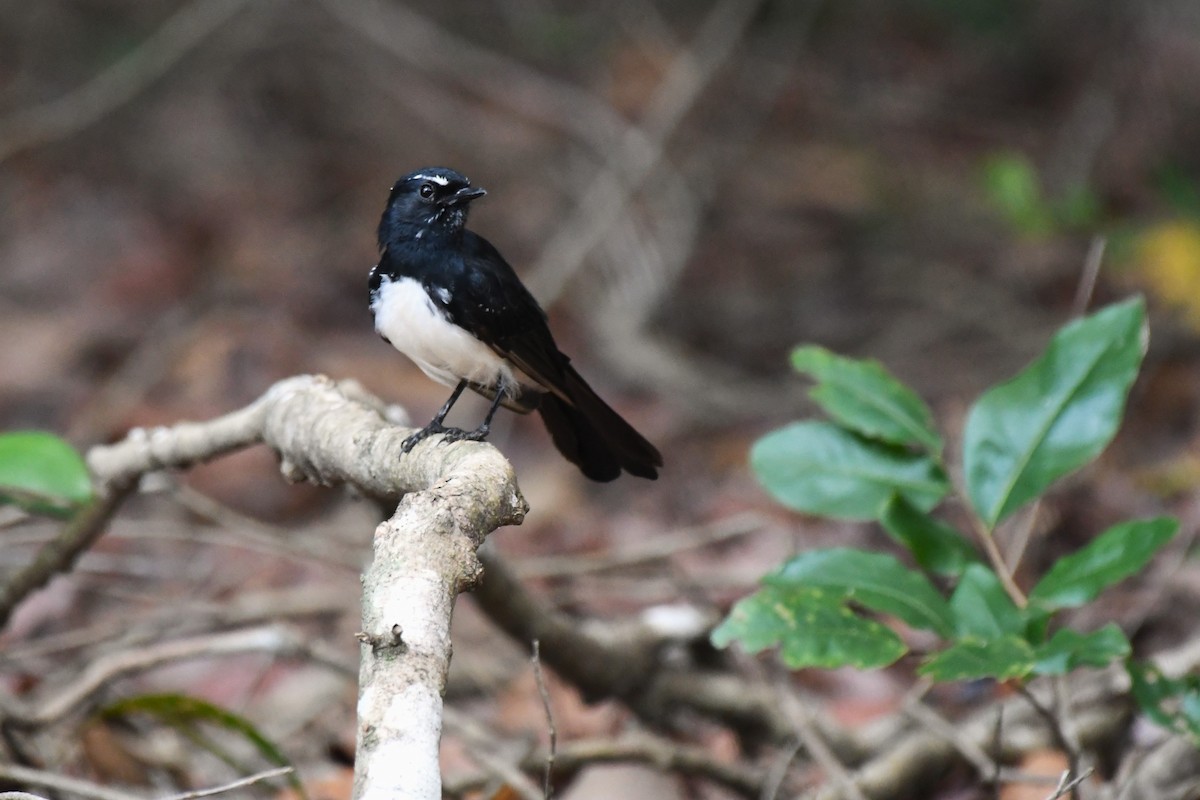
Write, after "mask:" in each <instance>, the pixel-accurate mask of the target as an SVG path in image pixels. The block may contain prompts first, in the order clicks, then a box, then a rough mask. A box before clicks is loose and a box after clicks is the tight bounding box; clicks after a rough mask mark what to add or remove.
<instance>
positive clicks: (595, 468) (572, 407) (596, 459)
mask: <svg viewBox="0 0 1200 800" xmlns="http://www.w3.org/2000/svg"><path fill="white" fill-rule="evenodd" d="M564 373H565V374H564V377H565V383H564V386H563V389H564V391H563V394H564V395H565V396H566V398H567V399H565V400H564V399H563V398H561V397H559V396H557V395H555V394H546V395H543V396H542V398H541V403H540V404H539V405H538V413H540V414H541V415H542V421H543V422H544V423H546V429H547V430H548V431H550V438H551V439H553V440H554V446H555V447H557V448H558V450H559V452H560V453H562V454H563V456H564V457H565V458H566V459H567V460H568V461H570V462H571V463H573V464H575V465H576V466H578V467H579V469H580V470H581V471H582V472H583V474H584V475H586V476H587V477H589V478H591V479H592V480H594V481H611V480H613V479H615V478H616V477H617V476H618V475H620V474H621V470H624V471H626V472H628V473H629V474H630V475H637V476H638V477H639V478H650V479H651V480H653V479H654V478H657V477H658V468H659V467H661V466H662V463H663V461H662V455H660V454H659V452H658V450H657V449H656V448H655V447H654V445H652V444H650V442H648V441H646V439H645V437H643V436H642V435H641V434H640V433H638V432H637V431H636V430H634V429H633V426H632V425H630V424H629V423H628V422H626V421H625V420H624V419H622V418H621V415H620V414H618V413H617V412H616V411H613V410H612V408H610V407H609V405H608V404H607V403H605V402H604V401H603V400H601V399H600V397H599V395H597V394H596V393H595V392H594V391H592V387H591V386H588V384H587V381H585V380H584V379H583V378H582V376H580V374H579V373H578V372H576V371H575V369H574V368H573V367H572V366H571V365H570V364H568V365H566V369H565V371H564Z"/></svg>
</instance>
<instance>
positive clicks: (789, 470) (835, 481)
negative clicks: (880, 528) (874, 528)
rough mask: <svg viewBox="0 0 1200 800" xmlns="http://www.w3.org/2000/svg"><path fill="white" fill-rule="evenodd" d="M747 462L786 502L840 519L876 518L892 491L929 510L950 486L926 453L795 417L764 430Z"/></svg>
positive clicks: (766, 484) (794, 506)
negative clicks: (889, 444)
mask: <svg viewBox="0 0 1200 800" xmlns="http://www.w3.org/2000/svg"><path fill="white" fill-rule="evenodd" d="M750 463H751V466H753V468H754V472H755V473H756V474H757V475H758V479H759V481H760V482H761V483H762V485H763V486H764V487H765V488H766V489H767V491H768V492H770V493H771V495H772V496H773V497H775V499H776V500H778V501H779V502H781V503H783V504H784V505H785V506H788V507H789V508H794V509H796V510H797V511H804V512H807V513H810V514H820V515H823V516H828V517H837V518H839V519H857V520H866V519H875V518H876V517H877V516H878V515H879V511H880V509H881V508H882V506H883V504H884V502H886V501H887V500H888V498H890V497H891V496H892V495H893V494H899V495H902V496H903V497H904V498H905V499H907V500H908V501H909V502H910V503H912V504H913V505H914V506H916V507H917V508H920V509H922V510H928V509H929V508H932V507H933V506H934V505H936V504H937V502H938V501H939V500H940V499H941V498H942V496H943V495H945V494H946V491H947V489H948V488H949V487H948V484H947V481H946V475H945V473H944V472H943V471H942V469H941V468H940V467H939V466H938V465H937V464H935V463H934V462H933V461H932V460H930V459H929V458H928V457H926V456H923V455H919V454H916V453H910V452H907V451H904V450H901V449H900V448H896V447H891V446H888V445H885V444H882V443H880V442H871V441H867V440H865V439H863V438H862V437H860V436H857V435H855V434H853V433H850V432H849V431H846V430H843V429H842V428H839V427H838V426H836V425H833V424H831V423H828V422H813V421H808V422H796V423H793V424H791V425H788V426H787V427H784V428H780V429H779V430H777V431H773V432H772V433H768V434H767V435H766V436H764V437H763V438H761V439H759V440H758V441H757V442H756V443H755V445H754V447H753V449H752V450H751V451H750Z"/></svg>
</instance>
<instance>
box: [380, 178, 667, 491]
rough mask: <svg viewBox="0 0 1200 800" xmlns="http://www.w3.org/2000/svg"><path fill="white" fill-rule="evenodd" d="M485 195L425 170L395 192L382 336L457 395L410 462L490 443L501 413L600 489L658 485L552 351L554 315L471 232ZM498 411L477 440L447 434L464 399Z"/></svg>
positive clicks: (619, 424)
mask: <svg viewBox="0 0 1200 800" xmlns="http://www.w3.org/2000/svg"><path fill="white" fill-rule="evenodd" d="M485 194H487V192H486V191H485V190H484V189H482V188H480V187H478V186H473V185H472V184H471V181H470V180H469V179H467V178H466V177H464V176H463V175H461V174H460V173H458V172H456V171H454V170H452V169H448V168H446V167H425V168H423V169H418V170H416V171H414V172H411V173H409V174H407V175H405V176H403V177H401V178H400V179H399V180H397V181H396V183H395V184H394V185H393V186H392V189H391V193H390V194H389V196H388V200H387V205H386V207H385V208H384V211H383V216H382V217H381V219H380V221H379V229H378V242H379V253H380V256H379V263H377V264H376V265H375V266H374V267H373V268H372V269H371V271H370V276H369V281H368V283H369V288H370V305H371V312H372V314H373V315H374V319H375V330H376V331H377V332H378V333H379V335H380V336H382V337H383V339H384V340H385V341H387V342H389V343H390V344H391V345H392V346H393V347H395V348H396V349H397V350H399V351H400V352H401V353H403V354H404V355H405V356H407V357H408V358H409V359H410V360H412V361H413V362H414V363H415V364H416V365H417V366H418V367H420V369H421V371H422V372H424V373H425V375H427V376H428V377H429V378H431V379H432V380H434V381H437V382H438V383H441V384H443V385H445V386H448V387H450V388H451V389H452V390H453V391H452V392H451V394H450V397H449V399H447V400H446V402H445V404H444V405H443V406H442V407H441V409H440V410H439V411H438V412H437V413H436V414H435V415H434V417H433V419H432V420H431V421H430V423H429V424H428V425H426V426H425V427H424V428H422V429H421V430H419V431H417V432H416V433H414V434H412V435H411V436H409V437H408V438H406V439H405V440H404V442H403V444H402V447H401V449H402V451H403V452H405V453H408V452H410V451H411V450H412V448H413V447H415V446H416V444H417V443H418V442H420V441H422V440H424V439H426V438H428V437H430V436H434V435H436V434H441V436H442V437H443V443H445V442H454V441H461V440H472V441H484V440H485V439H486V438H487V435H488V433H489V431H490V429H491V424H492V418H493V417H494V416H495V415H496V411H497V409H499V407H500V406H502V405H503V406H505V407H506V408H508V409H510V410H512V411H515V412H517V413H520V414H528V413H531V412H533V411H535V410H536V411H537V412H538V413H539V415H540V416H541V418H542V422H543V423H545V426H546V429H547V430H548V431H549V433H550V438H551V440H552V441H553V442H554V445H555V446H556V447H557V448H558V450H559V452H561V453H562V455H563V456H564V457H565V458H566V459H567V460H568V461H570V462H571V463H573V464H575V465H576V466H577V467H578V468H579V469H580V471H581V472H582V473H583V474H584V475H585V476H587V477H588V478H590V479H592V480H594V481H600V482H607V481H612V480H614V479H616V478H617V477H619V476H620V475H621V473H622V472H626V473H629V474H630V475H635V476H637V477H640V478H648V479H651V480H653V479H655V478H657V477H658V470H659V468H661V467H662V465H663V459H662V455H661V454H660V453H659V451H658V449H657V448H655V447H654V445H652V444H651V443H650V442H649V441H647V440H646V438H645V437H644V436H642V435H641V434H640V433H638V432H637V431H636V430H635V429H634V428H633V426H632V425H630V424H629V423H628V422H626V421H625V420H624V419H623V418H622V417H621V416H620V415H619V414H618V413H617V412H616V411H614V410H613V409H612V407H610V406H609V405H608V404H607V403H605V402H604V401H603V400H602V399H600V396H599V395H597V394H596V392H595V391H594V390H593V389H592V387H591V386H589V385H588V383H587V381H585V380H584V379H583V377H582V376H581V375H580V374H579V372H578V371H576V369H575V367H574V366H573V365H572V364H571V359H570V358H568V357H567V356H566V355H565V354H564V353H563V352H562V351H561V350H559V348H558V345H557V344H556V343H555V341H554V336H553V335H552V334H551V332H550V326H549V323H548V320H547V317H546V312H545V311H543V310H542V307H541V306H540V305H538V302H537V300H535V299H534V297H533V295H532V294H531V293H530V292H529V290H528V289H526V288H525V285H524V284H523V283H522V282H521V279H520V278H519V277H518V276H517V273H516V271H515V270H514V269H513V268H512V267H511V266H510V265H509V263H508V262H507V261H505V260H504V257H503V256H502V255H500V251H498V250H497V249H496V248H495V247H494V246H493V245H492V244H491V242H489V241H488V240H487V239H485V238H483V237H482V236H480V235H478V234H476V233H475V232H473V231H471V230H468V229H467V227H466V222H467V212H468V210H469V209H470V206H471V203H472V202H474V201H475V200H478V199H479V198H481V197H483V196H484V195H485ZM468 388H469V389H471V390H472V391H474V392H477V393H478V394H480V395H483V396H484V397H485V398H487V399H489V400H491V406H490V407H489V408H488V411H487V415H486V416H485V417H484V419H483V422H482V423H481V424H480V425H479V427H477V428H475V429H474V430H463V429H461V428H453V427H448V426H446V425H445V424H444V422H445V419H446V415H447V414H448V413H449V412H450V409H451V407H452V406H453V405H454V403H455V402H456V401H457V400H458V399H459V397H460V396H461V395H462V393H463V391H464V390H466V389H468Z"/></svg>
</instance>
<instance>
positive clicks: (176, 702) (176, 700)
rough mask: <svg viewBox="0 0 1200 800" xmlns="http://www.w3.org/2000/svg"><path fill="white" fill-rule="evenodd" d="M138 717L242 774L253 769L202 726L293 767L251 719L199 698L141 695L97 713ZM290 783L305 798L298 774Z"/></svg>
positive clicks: (276, 762)
mask: <svg viewBox="0 0 1200 800" xmlns="http://www.w3.org/2000/svg"><path fill="white" fill-rule="evenodd" d="M138 714H142V715H147V716H150V717H154V718H155V719H157V720H158V721H159V722H161V723H163V724H165V725H168V726H170V727H172V728H174V729H175V730H177V731H179V732H180V733H181V734H183V735H184V736H186V737H187V738H189V739H191V740H192V741H194V742H195V743H196V744H198V745H200V746H201V747H203V748H204V749H206V750H208V751H210V752H211V753H213V755H215V756H217V757H218V758H219V759H221V760H222V761H224V762H225V763H227V764H229V765H231V766H233V767H235V768H236V769H238V770H240V771H243V772H248V771H249V770H248V769H246V768H245V767H244V766H243V765H240V764H238V763H237V760H236V759H235V758H234V757H233V756H231V755H229V754H228V753H226V752H225V750H224V748H222V747H220V746H219V745H218V744H217V743H216V742H215V741H213V740H211V739H210V738H209V737H207V736H205V735H204V733H203V731H202V726H204V725H207V726H210V727H214V728H218V729H221V730H224V731H226V732H228V733H232V734H234V735H235V736H238V737H240V738H241V739H244V740H245V741H246V742H247V743H248V744H250V745H251V747H253V748H254V750H256V751H257V752H258V754H259V755H260V756H262V758H263V759H264V760H266V761H267V762H269V763H270V764H272V765H274V766H277V767H287V766H291V762H290V761H289V760H288V758H287V756H285V755H284V754H283V751H282V750H280V748H279V746H278V745H276V744H275V743H274V742H272V741H271V740H270V739H269V738H267V736H266V735H264V734H263V733H262V732H261V731H259V729H258V728H257V727H255V726H254V724H253V723H252V722H250V721H249V720H248V719H246V718H245V717H242V716H240V715H238V714H235V713H233V712H232V711H229V710H228V709H225V708H221V707H220V706H218V705H214V704H213V703H210V702H208V701H207V700H201V699H200V698H198V697H189V696H188V695H182V694H170V693H168V694H144V695H137V696H135V697H127V698H125V699H122V700H117V701H116V702H114V703H110V704H109V705H107V706H105V707H104V708H102V709H100V710H99V711H98V712H97V716H99V717H101V718H102V719H108V720H113V719H124V718H127V717H130V716H134V715H138ZM287 780H288V782H289V783H290V784H291V786H292V788H293V789H294V790H295V791H296V792H297V793H298V794H299V795H300V796H301V797H304V796H305V795H304V787H303V786H302V784H301V783H300V780H299V778H297V777H296V775H295V773H292V774H290V775H289V776H288V779H287Z"/></svg>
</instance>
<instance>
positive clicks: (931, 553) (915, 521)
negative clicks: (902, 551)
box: [879, 495, 979, 578]
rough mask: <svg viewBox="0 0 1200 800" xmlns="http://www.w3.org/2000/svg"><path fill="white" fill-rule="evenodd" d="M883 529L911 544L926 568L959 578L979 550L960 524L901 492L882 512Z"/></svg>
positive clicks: (903, 543) (914, 556)
mask: <svg viewBox="0 0 1200 800" xmlns="http://www.w3.org/2000/svg"><path fill="white" fill-rule="evenodd" d="M879 522H880V524H882V525H883V529H884V530H886V531H887V532H888V534H890V535H891V537H892V538H893V539H895V540H896V541H897V542H899V543H900V544H902V545H904V546H905V547H907V548H908V550H909V552H911V553H912V555H913V558H915V559H916V560H917V563H918V564H920V565H921V567H922V568H924V569H927V570H929V571H930V572H936V573H937V574H939V575H947V576H949V577H952V578H957V577H958V576H959V575H961V574H962V572H963V570H964V569H966V566H967V564H973V563H976V562H978V561H979V554H978V553H976V552H975V548H974V547H972V546H971V543H970V542H968V541H967V540H966V538H965V537H963V535H962V534H961V533H959V532H958V530H957V529H956V528H953V527H951V526H950V525H947V524H945V523H943V522H939V521H937V520H935V519H934V518H933V517H931V516H929V515H928V514H926V513H925V512H923V511H921V510H920V509H919V508H916V507H915V506H913V504H912V503H910V502H908V501H907V500H905V499H904V498H903V497H900V496H899V495H893V496H892V498H891V499H890V500H888V502H887V503H886V504H885V505H884V507H883V512H882V513H881V514H880V515H879Z"/></svg>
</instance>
